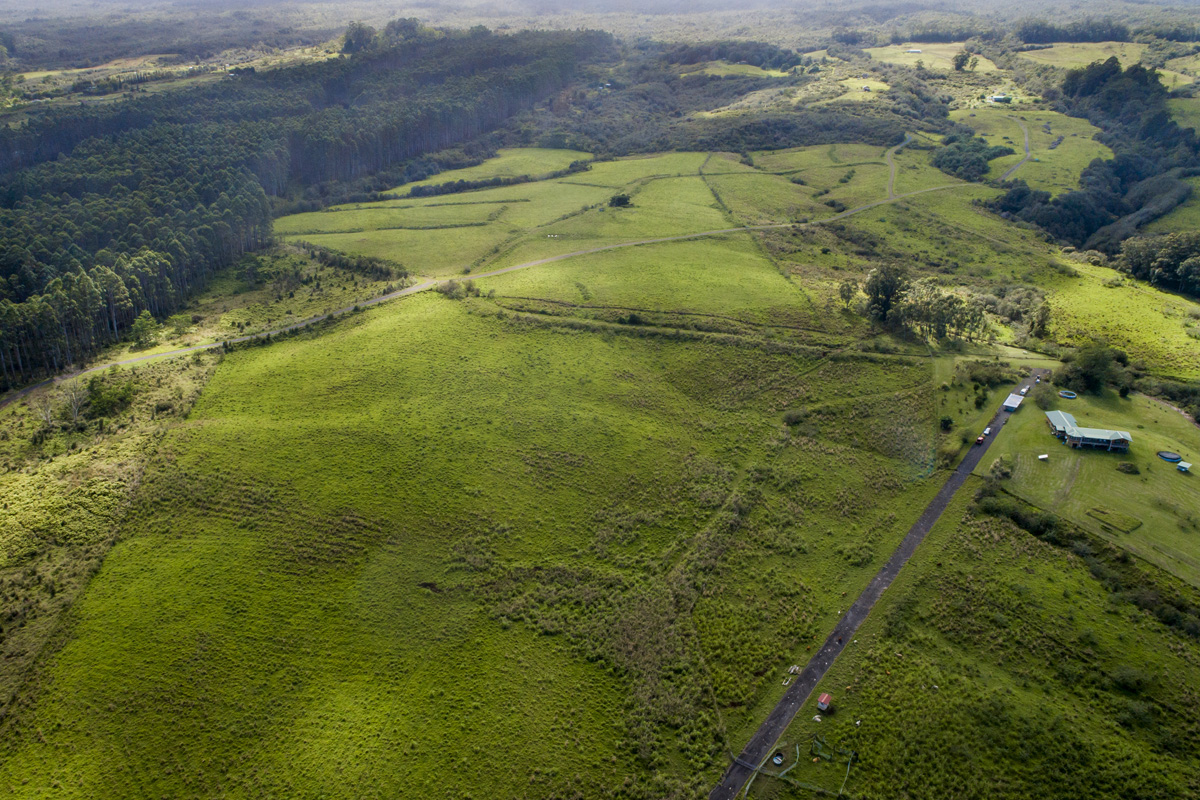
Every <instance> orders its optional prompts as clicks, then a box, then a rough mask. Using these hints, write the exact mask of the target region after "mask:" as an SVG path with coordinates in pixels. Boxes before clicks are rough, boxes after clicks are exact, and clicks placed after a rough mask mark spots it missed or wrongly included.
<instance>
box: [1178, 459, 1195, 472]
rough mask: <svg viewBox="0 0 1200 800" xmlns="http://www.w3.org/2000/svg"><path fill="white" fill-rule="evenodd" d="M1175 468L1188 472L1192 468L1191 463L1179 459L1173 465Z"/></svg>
mask: <svg viewBox="0 0 1200 800" xmlns="http://www.w3.org/2000/svg"><path fill="white" fill-rule="evenodd" d="M1175 469H1177V470H1179V471H1180V472H1189V471H1190V470H1191V469H1192V465H1191V464H1189V463H1188V462H1186V461H1180V462H1179V463H1178V464H1176V465H1175Z"/></svg>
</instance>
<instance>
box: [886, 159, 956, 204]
mask: <svg viewBox="0 0 1200 800" xmlns="http://www.w3.org/2000/svg"><path fill="white" fill-rule="evenodd" d="M892 158H893V159H894V160H895V162H896V183H895V186H894V187H893V188H894V190H895V192H896V194H904V193H905V192H915V191H919V190H921V189H930V188H932V187H934V186H950V185H954V184H959V183H962V181H960V180H959V179H958V178H955V177H953V176H951V175H947V174H946V173H944V172H942V171H941V170H940V169H938V168H937V167H934V166H932V165H931V164H930V163H929V153H928V152H925V151H922V150H913V149H911V148H903V149H901V150H900V152H898V153H896V155H894V156H893V157H892ZM884 194H885V195H886V190H885V192H884Z"/></svg>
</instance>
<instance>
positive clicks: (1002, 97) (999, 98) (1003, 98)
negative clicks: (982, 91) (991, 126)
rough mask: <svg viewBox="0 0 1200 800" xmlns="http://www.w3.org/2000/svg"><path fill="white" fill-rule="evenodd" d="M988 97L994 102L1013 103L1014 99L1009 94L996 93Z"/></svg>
mask: <svg viewBox="0 0 1200 800" xmlns="http://www.w3.org/2000/svg"><path fill="white" fill-rule="evenodd" d="M988 99H989V100H991V101H992V102H993V103H1011V102H1012V101H1013V99H1012V96H1010V95H1007V94H994V95H992V96H991V97H989V98H988Z"/></svg>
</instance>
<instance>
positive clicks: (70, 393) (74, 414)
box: [62, 379, 88, 425]
mask: <svg viewBox="0 0 1200 800" xmlns="http://www.w3.org/2000/svg"><path fill="white" fill-rule="evenodd" d="M62 393H63V399H65V400H66V401H67V414H68V416H70V418H71V424H72V425H78V424H79V417H80V416H82V414H83V407H84V405H85V404H86V403H87V399H88V392H87V389H85V388H84V386H83V384H82V383H81V382H80V381H79V380H78V379H76V380H73V381H71V382H70V383H68V384H65V385H64V386H63V390H62Z"/></svg>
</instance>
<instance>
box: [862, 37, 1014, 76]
mask: <svg viewBox="0 0 1200 800" xmlns="http://www.w3.org/2000/svg"><path fill="white" fill-rule="evenodd" d="M963 44H964V43H963V42H948V43H942V44H927V43H922V42H916V43H914V42H908V43H906V44H894V45H888V46H887V47H868V48H867V52H868V53H870V54H871V58H872V60H875V61H882V62H884V63H885V64H900V65H902V66H905V67H915V66H916V65H917V62H918V61H920V62H922V63H923V64H924V65H925V67H926V69H938V70H947V71H951V70H953V69H954V63H953V61H952V59H953V58H954V55H955V54H956V53H959V52H961V51H962V49H963ZM909 50H920V51H921V52H919V53H909V52H908V51H909ZM976 58H978V59H979V62H978V63H977V64H976V65H975V70H974V71H975V72H995V71H996V65H995V64H994V63H992V61H991V60H990V59H987V58H984V57H983V56H976Z"/></svg>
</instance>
